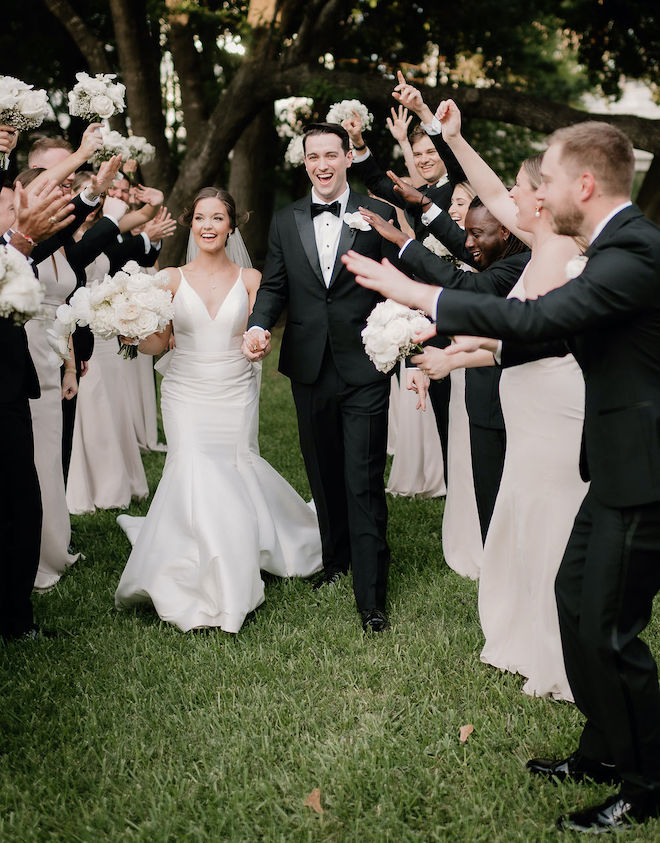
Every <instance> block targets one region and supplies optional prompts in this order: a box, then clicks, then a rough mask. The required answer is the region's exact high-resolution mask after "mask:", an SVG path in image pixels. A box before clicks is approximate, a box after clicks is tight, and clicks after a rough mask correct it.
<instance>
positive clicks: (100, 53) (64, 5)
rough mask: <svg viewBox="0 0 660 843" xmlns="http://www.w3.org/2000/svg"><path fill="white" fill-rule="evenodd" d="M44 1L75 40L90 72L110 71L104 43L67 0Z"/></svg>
mask: <svg viewBox="0 0 660 843" xmlns="http://www.w3.org/2000/svg"><path fill="white" fill-rule="evenodd" d="M44 3H45V5H46V7H47V8H48V10H49V11H50V12H52V14H53V15H55V17H56V18H57V19H58V20H59V22H60V23H61V24H62V25H63V26H64V28H65V29H66V30H67V32H68V33H69V35H70V36H71V38H72V39H73V40H74V41H75V43H76V45H77V47H78V49H79V50H80V52H81V53H82V54H83V56H84V57H85V59H86V61H87V64H88V65H89V69H90V70H91V72H92V73H112V68H111V66H110V62H109V61H108V57H107V55H106V52H105V45H104V44H103V42H102V41H99V39H98V38H97V37H96V36H95V35H93V34H92V32H91V31H90V30H89V29H88V28H87V25H86V24H85V22H84V21H83V19H82V18H81V17H80V15H79V14H78V13H77V12H76V11H75V9H74V8H73V6H72V5H71V4H70V3H69V2H68V0H44Z"/></svg>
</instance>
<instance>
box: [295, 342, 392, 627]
mask: <svg viewBox="0 0 660 843" xmlns="http://www.w3.org/2000/svg"><path fill="white" fill-rule="evenodd" d="M291 388H292V392H293V399H294V402H295V405H296V411H297V414H298V433H299V436H300V448H301V450H302V455H303V459H304V461H305V467H306V469H307V477H308V479H309V485H310V487H311V490H312V495H313V496H314V503H315V505H316V512H317V514H318V519H319V527H320V530H321V544H322V548H323V565H324V568H325V569H326V571H347V570H348V569H349V567H352V568H353V591H354V593H355V600H356V603H357V607H358V609H360V610H367V609H384V608H385V599H386V592H387V574H388V569H389V562H390V552H389V548H388V546H387V540H386V532H387V501H386V498H385V486H384V476H383V475H384V472H385V459H386V448H387V410H388V406H389V390H390V383H389V380H382V381H377V382H376V383H371V384H367V385H365V386H349V385H348V384H347V383H346V382H345V381H344V380H343V379H342V377H341V376H340V375H339V372H338V371H337V369H336V368H335V365H334V363H333V360H332V355H331V353H330V352H329V350H326V354H325V356H324V360H323V364H322V367H321V373H320V375H319V377H318V379H317V380H316V382H315V383H313V384H301V383H298V382H295V381H292V382H291Z"/></svg>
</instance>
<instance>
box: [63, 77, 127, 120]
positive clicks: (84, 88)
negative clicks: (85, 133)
mask: <svg viewBox="0 0 660 843" xmlns="http://www.w3.org/2000/svg"><path fill="white" fill-rule="evenodd" d="M76 79H77V80H78V81H77V82H76V84H75V85H74V87H73V90H71V91H69V114H70V115H71V116H72V117H82V118H83V120H87V122H88V123H99V122H100V121H101V120H105V119H108V118H109V117H112V116H113V115H115V114H118V113H119V112H120V111H123V110H124V94H125V92H126V88H125V86H124V85H122V84H121V82H113V81H112V80H113V79H116V75H115V74H114V73H97V74H96V76H90V75H89V74H88V73H84V72H81V73H76Z"/></svg>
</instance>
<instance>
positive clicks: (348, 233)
mask: <svg viewBox="0 0 660 843" xmlns="http://www.w3.org/2000/svg"><path fill="white" fill-rule="evenodd" d="M359 206H360V203H359V201H358V198H357V195H356V194H355V193H353V191H352V190H351V192H350V193H349V194H348V202H347V203H346V213H347V214H354V213H356V212H357V209H358V208H359ZM356 234H357V228H351V227H350V225H347V224H346V223H345V222H344V221H343V220H342V225H341V234H340V235H339V245H338V246H337V256H336V258H335V265H334V267H333V270H332V278H331V279H330V286H331V287H332V285H333V284H334V282H335V279H336V278H337V275H338V274H339V272H340V270H341V269H342V267H343V266H344V264H343V263H342V262H341V256H342V255H345V254H346V252H348V250H349V249H352V248H353V243H354V241H355V235H356Z"/></svg>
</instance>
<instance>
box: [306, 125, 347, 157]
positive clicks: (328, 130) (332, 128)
mask: <svg viewBox="0 0 660 843" xmlns="http://www.w3.org/2000/svg"><path fill="white" fill-rule="evenodd" d="M313 135H337V137H338V138H339V140H340V141H341V148H342V149H343V150H344V152H345V153H347V152H348V151H349V149H350V148H351V139H350V138H349V137H348V132H347V131H346V129H345V128H344V127H343V126H341V125H340V124H339V123H309V124H308V125H307V126H303V141H302V143H303V151H304V152H305V153H307V138H308V137H312V136H313Z"/></svg>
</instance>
